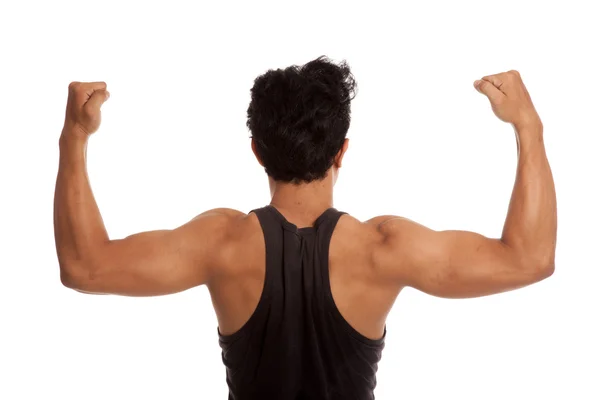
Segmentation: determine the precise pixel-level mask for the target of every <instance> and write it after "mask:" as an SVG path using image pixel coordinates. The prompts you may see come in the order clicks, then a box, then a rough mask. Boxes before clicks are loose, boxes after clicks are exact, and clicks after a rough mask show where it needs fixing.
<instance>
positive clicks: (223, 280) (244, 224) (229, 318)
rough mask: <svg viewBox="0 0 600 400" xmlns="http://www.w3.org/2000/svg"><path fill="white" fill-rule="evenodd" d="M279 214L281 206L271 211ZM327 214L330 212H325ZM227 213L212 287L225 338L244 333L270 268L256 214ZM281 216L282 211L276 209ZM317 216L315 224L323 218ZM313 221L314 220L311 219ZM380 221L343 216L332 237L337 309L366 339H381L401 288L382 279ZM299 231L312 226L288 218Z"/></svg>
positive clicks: (331, 268)
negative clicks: (225, 239)
mask: <svg viewBox="0 0 600 400" xmlns="http://www.w3.org/2000/svg"><path fill="white" fill-rule="evenodd" d="M271 208H273V209H274V210H277V208H276V207H271ZM323 211H325V210H323ZM221 212H223V214H224V215H227V217H226V219H228V222H226V223H225V225H226V226H227V228H225V229H227V232H228V234H227V236H228V237H229V240H228V242H227V244H226V245H225V246H224V247H225V248H226V249H227V250H226V251H225V252H224V255H223V261H222V265H220V266H219V268H218V269H219V270H220V272H219V273H218V274H217V277H215V279H214V281H213V283H211V284H209V285H208V288H209V290H210V293H211V297H212V299H213V305H214V308H215V311H216V314H217V318H218V321H219V329H220V331H221V333H222V334H231V333H234V332H236V331H237V330H238V329H240V328H241V327H242V326H243V325H244V323H245V322H246V321H247V320H248V319H249V318H250V316H251V315H252V313H253V312H254V310H255V308H256V305H257V304H258V301H259V299H260V296H261V294H262V289H263V285H264V277H265V267H266V252H265V240H264V237H263V231H262V228H261V226H260V222H259V220H258V217H257V216H256V213H253V212H252V213H248V214H243V213H241V212H239V211H235V210H222V211H221ZM277 212H278V213H279V215H281V216H282V218H285V216H284V215H283V213H281V212H280V211H277ZM313 215H315V220H316V219H317V217H318V215H316V214H315V213H313ZM309 218H310V217H309ZM382 218H385V217H379V218H377V219H375V220H372V221H369V222H367V223H362V222H360V221H358V220H357V219H356V218H354V217H352V216H351V215H348V214H344V215H341V216H340V218H339V221H338V222H337V225H336V227H335V229H334V231H333V234H332V236H331V244H330V249H329V277H330V281H331V292H332V295H333V298H334V300H335V303H336V305H337V308H338V309H339V311H340V313H341V314H342V315H343V316H344V318H345V319H346V320H347V321H348V323H349V324H350V325H351V326H352V327H354V328H355V329H356V330H357V331H358V332H360V333H361V334H362V335H364V336H365V337H367V338H371V339H378V338H381V336H382V335H383V331H384V326H385V319H386V316H387V313H388V312H389V310H390V308H391V306H392V304H393V302H394V300H395V298H396V296H397V295H398V293H399V291H400V287H399V286H398V285H393V284H390V282H389V281H386V279H385V278H384V277H383V276H378V270H377V268H376V265H375V253H376V251H377V249H378V247H379V246H381V245H382V242H383V240H384V235H383V234H382V233H381V232H380V231H379V230H378V226H377V223H379V222H380V220H382ZM286 221H287V223H289V224H290V225H295V226H297V227H299V228H303V227H309V226H312V223H306V222H305V221H296V220H294V219H289V220H288V219H287V218H286Z"/></svg>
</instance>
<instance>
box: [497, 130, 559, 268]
mask: <svg viewBox="0 0 600 400" xmlns="http://www.w3.org/2000/svg"><path fill="white" fill-rule="evenodd" d="M516 134H517V144H518V166H517V175H516V180H515V185H514V188H513V192H512V197H511V199H510V204H509V208H508V215H507V217H506V222H505V224H504V229H503V232H502V241H503V242H504V243H505V244H507V245H508V246H509V247H510V248H511V249H513V250H514V251H515V252H516V254H517V256H518V259H519V260H521V261H524V262H527V263H536V264H538V265H539V266H540V267H541V268H548V267H553V266H554V253H555V247H556V230H557V216H556V193H555V188H554V180H553V178H552V171H551V170H550V164H549V163H548V159H547V157H546V150H545V146H544V141H543V127H542V126H541V125H539V126H535V127H528V128H520V129H518V130H516Z"/></svg>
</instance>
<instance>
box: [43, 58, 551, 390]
mask: <svg viewBox="0 0 600 400" xmlns="http://www.w3.org/2000/svg"><path fill="white" fill-rule="evenodd" d="M474 86H475V88H476V89H477V90H478V91H479V92H481V93H483V94H484V95H485V96H487V98H488V99H489V101H490V103H491V106H492V109H493V111H494V113H495V114H496V116H497V117H498V118H500V119H501V120H503V121H505V122H508V123H510V124H512V126H513V128H514V131H515V134H516V139H517V149H518V169H517V174H516V181H515V185H514V189H513V193H512V197H511V200H510V205H509V210H508V215H507V217H506V222H505V224H504V229H503V231H502V234H501V236H500V237H499V238H489V237H485V236H483V235H481V234H478V233H474V232H467V231H460V230H446V231H436V230H432V229H429V228H427V227H425V226H423V225H421V224H419V223H417V222H414V221H412V220H410V219H407V218H402V217H398V216H392V215H384V216H378V217H375V218H373V219H370V220H368V221H364V222H363V221H359V220H357V219H356V218H353V217H352V216H351V215H349V214H347V213H344V212H341V211H338V210H336V209H335V208H333V187H334V184H335V181H336V178H337V176H338V174H339V171H340V168H341V166H342V161H343V158H344V153H345V152H346V149H347V147H348V139H346V132H347V131H348V127H349V124H350V102H351V100H352V98H353V95H354V79H353V76H352V74H351V73H350V70H349V68H348V66H347V64H345V63H341V64H335V63H332V62H331V61H330V60H328V59H327V58H324V57H321V58H319V59H316V60H313V61H311V62H309V63H307V64H305V65H304V66H291V67H289V68H286V69H283V70H282V69H278V70H270V71H268V72H266V73H265V74H263V75H261V76H259V77H258V78H257V79H256V80H255V82H254V86H253V88H252V90H251V94H252V99H251V102H250V106H249V108H248V123H247V124H248V127H249V129H250V131H251V133H252V151H253V152H254V154H255V155H256V159H257V160H258V162H259V163H260V165H261V166H263V167H264V169H265V171H266V174H267V175H268V178H269V186H270V189H271V202H270V204H269V205H266V206H264V207H261V208H257V209H255V210H252V211H250V212H248V213H243V212H240V211H236V210H231V209H224V208H220V209H214V210H210V211H206V212H204V213H202V214H200V215H198V216H197V217H195V218H194V219H192V220H191V221H190V222H188V223H186V224H184V225H183V226H181V227H178V228H176V229H170V230H169V229H166V230H158V231H151V232H142V233H138V234H134V235H131V236H128V237H126V238H124V239H110V238H109V235H108V233H107V232H106V229H105V227H104V224H103V222H102V218H101V216H100V211H99V210H98V207H97V205H96V202H95V200H94V197H93V195H92V191H91V188H90V183H89V180H88V176H87V174H86V159H85V157H86V146H87V143H88V139H89V136H90V135H91V134H92V133H93V132H95V131H96V130H97V129H98V127H99V125H100V107H101V105H102V103H103V102H104V101H106V100H107V99H108V96H109V94H108V91H107V88H106V84H105V83H104V82H94V83H81V82H73V83H71V84H70V85H69V97H68V102H67V110H66V120H65V125H64V129H63V131H62V134H61V137H60V140H59V144H60V165H59V170H58V178H57V182H56V193H55V208H54V224H55V237H56V249H57V253H58V260H59V264H60V276H61V281H62V283H63V284H64V285H65V286H67V287H69V288H72V289H75V290H78V291H81V292H83V293H104V294H116V295H123V296H156V295H165V294H169V293H175V292H179V291H183V290H186V289H189V288H192V287H195V286H198V285H207V287H208V289H209V291H210V295H211V297H212V302H213V306H214V309H215V312H216V315H217V318H218V331H217V332H216V333H215V335H217V334H218V339H219V344H220V346H221V348H222V350H223V351H222V355H223V362H224V364H225V367H226V373H227V375H226V377H227V384H228V385H229V393H230V396H229V398H230V399H279V400H287V399H372V398H373V390H374V388H375V385H376V379H375V374H376V371H377V363H378V361H379V360H380V357H381V352H382V349H383V347H384V338H385V333H386V330H385V326H386V325H385V323H386V317H387V315H388V313H389V311H390V309H391V307H392V305H393V304H394V301H395V300H396V297H397V296H398V294H399V293H400V291H401V290H402V288H404V287H407V286H410V287H413V288H416V289H418V290H421V291H423V292H425V293H429V294H431V295H434V296H441V297H453V298H460V297H475V296H484V295H490V294H493V293H499V292H503V291H507V290H511V289H516V288H520V287H523V286H526V285H529V284H532V283H534V282H537V281H540V280H542V279H544V278H547V277H548V276H550V275H551V274H552V273H553V271H554V253H555V245H556V196H555V190H554V183H553V179H552V174H551V171H550V166H549V164H548V160H547V158H546V153H545V148H544V141H543V126H542V122H541V120H540V118H539V116H538V114H537V112H536V110H535V108H534V106H533V104H532V101H531V98H530V97H529V94H528V92H527V90H526V88H525V86H524V84H523V82H522V80H521V77H520V75H519V73H518V72H517V71H508V72H505V73H500V74H497V75H490V76H485V77H483V78H482V79H481V80H477V81H475V83H474Z"/></svg>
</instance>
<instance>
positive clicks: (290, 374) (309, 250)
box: [209, 205, 385, 399]
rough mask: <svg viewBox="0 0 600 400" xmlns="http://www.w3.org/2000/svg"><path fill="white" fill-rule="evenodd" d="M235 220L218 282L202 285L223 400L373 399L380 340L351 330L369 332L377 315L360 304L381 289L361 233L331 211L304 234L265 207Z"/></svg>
mask: <svg viewBox="0 0 600 400" xmlns="http://www.w3.org/2000/svg"><path fill="white" fill-rule="evenodd" d="M235 214H236V213H234V212H231V218H233V220H234V221H232V223H231V225H230V227H229V229H232V230H235V231H237V234H233V235H231V236H230V237H231V241H232V243H231V247H230V252H231V253H230V254H229V256H227V257H226V258H225V259H224V265H223V266H222V267H221V268H222V270H223V276H222V278H221V279H216V280H215V281H214V283H212V284H210V285H209V289H210V292H211V294H212V296H213V304H214V306H215V310H217V314H218V315H219V327H220V328H219V339H220V341H219V343H220V345H221V347H222V349H223V362H224V364H225V365H226V366H227V377H228V379H227V382H228V384H229V388H230V393H231V397H230V398H232V399H234V398H235V399H252V398H274V399H275V398H278V399H305V398H306V399H348V398H356V399H371V398H373V390H374V388H375V385H376V378H375V374H376V371H377V363H378V361H379V359H380V357H381V352H382V350H383V346H384V342H383V335H384V332H381V333H379V334H377V335H376V337H372V338H369V337H366V336H365V335H363V334H362V333H361V332H359V331H358V330H356V329H355V328H354V326H357V327H359V328H361V331H362V332H365V333H370V332H375V331H376V330H377V324H376V323H374V322H373V321H375V319H376V318H374V316H381V314H382V313H383V312H382V305H381V304H379V303H380V302H378V301H372V300H373V298H377V297H378V296H368V293H372V292H374V291H375V292H380V290H379V287H376V286H375V285H376V284H375V282H374V280H373V279H372V278H371V277H370V275H371V274H372V272H370V271H372V268H371V266H370V265H369V264H371V261H370V259H372V257H369V256H368V254H369V253H370V251H371V250H370V248H371V247H372V243H365V234H366V230H365V226H363V225H362V224H360V223H359V224H353V222H355V220H354V219H353V218H352V217H349V216H346V215H345V213H342V212H339V211H338V210H336V209H334V208H328V209H326V210H323V212H321V213H320V214H319V216H318V217H317V218H315V221H314V223H312V224H310V225H309V226H303V224H294V223H292V222H290V221H288V220H287V219H286V218H285V217H284V216H283V214H281V213H280V211H279V210H277V208H276V207H274V206H272V205H268V206H266V207H262V208H260V209H256V210H253V212H251V213H249V214H248V215H247V216H244V215H235ZM341 219H344V220H345V221H344V222H342V221H341ZM257 232H258V233H257ZM334 232H335V234H334ZM332 236H335V240H332ZM361 239H362V240H361ZM330 246H331V247H332V249H331V251H330ZM225 247H229V245H225ZM330 278H331V279H333V280H334V282H332V283H331V285H330ZM334 288H335V289H334ZM334 291H335V293H334ZM334 296H335V298H334ZM338 302H339V304H341V305H343V307H342V309H339V308H338V307H337V303H338ZM341 313H343V314H341ZM344 315H347V316H350V318H352V320H353V321H354V325H349V323H348V322H347V319H346V318H345V317H344ZM380 319H381V320H382V321H383V320H384V319H385V318H380Z"/></svg>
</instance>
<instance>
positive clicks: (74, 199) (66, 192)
mask: <svg viewBox="0 0 600 400" xmlns="http://www.w3.org/2000/svg"><path fill="white" fill-rule="evenodd" d="M106 99H108V92H107V91H106V84H105V83H104V82H93V83H80V82H74V83H72V84H71V85H69V98H68V101H67V111H66V119H65V126H64V128H63V131H62V134H61V137H60V140H59V148H60V162H59V168H58V175H57V180H56V191H55V197H54V234H55V240H56V251H57V255H58V261H59V265H60V276H61V281H62V282H63V284H64V285H65V286H67V287H70V288H72V289H75V290H78V291H81V292H84V293H105V294H119V295H126V296H155V295H162V294H169V293H175V292H180V291H183V290H186V289H189V288H191V287H194V286H198V285H201V284H204V283H207V282H208V280H209V279H210V277H211V275H212V273H213V272H214V268H215V266H217V265H218V264H219V262H220V256H219V253H220V252H221V251H220V249H221V248H222V247H223V244H224V240H225V239H226V236H227V234H226V232H227V226H228V224H229V223H230V221H231V219H232V210H223V209H216V210H211V211H208V212H206V213H203V214H201V215H200V216H198V217H196V218H194V219H193V220H191V221H190V222H188V223H186V224H184V225H182V226H180V227H178V228H176V229H172V230H157V231H150V232H142V233H138V234H134V235H131V236H128V237H126V238H124V239H118V240H110V239H109V236H108V233H107V231H106V228H105V226H104V222H103V220H102V216H101V215H100V211H99V209H98V206H97V204H96V201H95V199H94V196H93V193H92V189H91V186H90V182H89V178H88V175H87V171H86V149H87V144H88V139H89V136H90V135H91V134H92V133H94V132H95V131H96V130H97V129H98V127H99V125H100V107H101V105H102V103H104V101H106Z"/></svg>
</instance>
